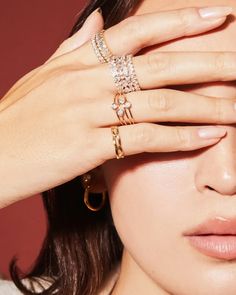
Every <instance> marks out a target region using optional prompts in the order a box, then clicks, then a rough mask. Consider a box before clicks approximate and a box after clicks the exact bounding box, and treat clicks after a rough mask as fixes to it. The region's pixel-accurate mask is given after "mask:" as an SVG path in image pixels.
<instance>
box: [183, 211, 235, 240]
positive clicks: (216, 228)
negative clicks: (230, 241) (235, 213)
mask: <svg viewBox="0 0 236 295" xmlns="http://www.w3.org/2000/svg"><path fill="white" fill-rule="evenodd" d="M198 235H236V217H234V218H224V217H221V216H217V217H213V218H211V219H208V220H207V221H205V222H204V223H202V224H200V225H198V226H197V227H195V228H193V229H191V230H189V231H186V232H184V236H198Z"/></svg>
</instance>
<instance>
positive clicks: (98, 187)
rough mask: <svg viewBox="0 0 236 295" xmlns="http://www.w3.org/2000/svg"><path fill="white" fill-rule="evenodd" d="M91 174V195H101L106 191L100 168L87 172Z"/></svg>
mask: <svg viewBox="0 0 236 295" xmlns="http://www.w3.org/2000/svg"><path fill="white" fill-rule="evenodd" d="M89 173H91V176H92V179H91V189H90V191H91V193H101V192H103V191H106V190H107V186H106V181H105V177H104V173H103V170H102V167H101V166H98V167H96V168H94V169H93V170H91V171H89Z"/></svg>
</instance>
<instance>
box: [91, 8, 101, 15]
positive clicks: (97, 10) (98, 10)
mask: <svg viewBox="0 0 236 295" xmlns="http://www.w3.org/2000/svg"><path fill="white" fill-rule="evenodd" d="M95 12H98V13H100V14H101V15H102V8H101V7H98V8H97V9H95V10H94V12H93V13H95Z"/></svg>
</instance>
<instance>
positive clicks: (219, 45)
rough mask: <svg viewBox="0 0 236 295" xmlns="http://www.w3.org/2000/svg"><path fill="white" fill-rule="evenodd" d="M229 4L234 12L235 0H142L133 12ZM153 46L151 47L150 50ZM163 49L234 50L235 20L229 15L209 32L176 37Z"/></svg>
mask: <svg viewBox="0 0 236 295" xmlns="http://www.w3.org/2000/svg"><path fill="white" fill-rule="evenodd" d="M221 5H229V6H232V7H233V8H234V14H236V0H144V1H143V2H142V4H141V5H140V6H139V8H138V10H137V11H136V13H135V14H143V13H151V12H155V11H164V10H173V9H179V8H183V7H204V6H221ZM153 49H155V48H152V50H153ZM161 50H165V51H175V50H178V51H194V50H198V51H208V50H210V51H236V21H235V20H234V17H230V18H229V21H228V22H227V23H226V25H223V26H222V27H221V28H220V29H217V30H214V31H212V32H211V33H210V34H204V35H199V36H194V37H193V38H191V37H190V38H184V39H178V40H176V41H174V42H170V43H168V44H165V45H162V46H161Z"/></svg>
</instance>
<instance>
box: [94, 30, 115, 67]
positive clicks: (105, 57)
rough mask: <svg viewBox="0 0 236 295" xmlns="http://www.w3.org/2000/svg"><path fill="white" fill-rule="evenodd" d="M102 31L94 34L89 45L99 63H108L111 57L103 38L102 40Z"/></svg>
mask: <svg viewBox="0 0 236 295" xmlns="http://www.w3.org/2000/svg"><path fill="white" fill-rule="evenodd" d="M104 32H105V31H104V30H102V31H100V32H98V33H96V34H95V36H94V37H93V38H92V40H91V43H92V46H93V49H94V52H95V54H96V56H97V57H98V60H99V61H100V63H107V62H109V61H110V59H111V57H112V56H113V55H112V53H111V51H110V49H109V48H108V46H107V44H106V41H105V38H104Z"/></svg>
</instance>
